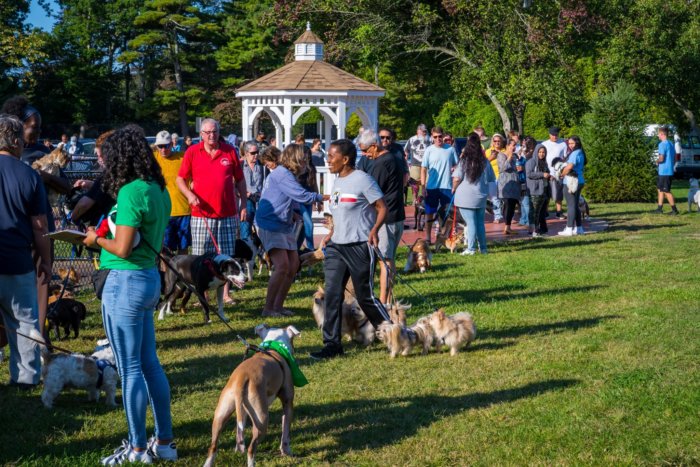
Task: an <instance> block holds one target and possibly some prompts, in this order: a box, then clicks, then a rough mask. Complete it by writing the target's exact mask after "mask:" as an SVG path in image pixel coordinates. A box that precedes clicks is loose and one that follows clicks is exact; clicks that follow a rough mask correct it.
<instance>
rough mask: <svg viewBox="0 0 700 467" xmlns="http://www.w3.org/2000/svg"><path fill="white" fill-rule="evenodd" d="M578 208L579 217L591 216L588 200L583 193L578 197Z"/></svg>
mask: <svg viewBox="0 0 700 467" xmlns="http://www.w3.org/2000/svg"><path fill="white" fill-rule="evenodd" d="M578 208H579V210H580V211H581V218H583V219H588V218H590V217H591V209H590V208H589V207H588V201H586V198H584V197H583V195H581V196H579V198H578Z"/></svg>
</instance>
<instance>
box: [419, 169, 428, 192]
mask: <svg viewBox="0 0 700 467" xmlns="http://www.w3.org/2000/svg"><path fill="white" fill-rule="evenodd" d="M427 182H428V169H427V168H425V167H421V168H420V184H421V186H422V187H423V190H425V187H426V186H427V185H426V183H427Z"/></svg>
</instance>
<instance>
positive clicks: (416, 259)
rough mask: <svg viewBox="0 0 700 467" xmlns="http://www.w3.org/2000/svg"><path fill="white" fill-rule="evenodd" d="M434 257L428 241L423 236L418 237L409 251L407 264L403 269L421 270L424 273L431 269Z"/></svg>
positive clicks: (409, 270)
mask: <svg viewBox="0 0 700 467" xmlns="http://www.w3.org/2000/svg"><path fill="white" fill-rule="evenodd" d="M432 259H433V255H432V253H431V252H430V247H429V246H428V242H426V241H425V240H424V239H422V238H418V239H416V241H415V242H414V243H413V246H411V248H410V250H409V252H408V257H407V258H406V266H405V267H404V269H403V270H404V272H411V271H420V272H421V273H424V272H425V271H427V270H428V269H430V266H431V260H432Z"/></svg>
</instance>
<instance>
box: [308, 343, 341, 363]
mask: <svg viewBox="0 0 700 467" xmlns="http://www.w3.org/2000/svg"><path fill="white" fill-rule="evenodd" d="M340 355H343V348H342V347H336V346H332V345H326V346H324V347H323V348H322V349H321V350H319V351H317V352H311V353H310V354H309V357H311V358H313V359H314V360H326V359H329V358H333V357H339V356H340Z"/></svg>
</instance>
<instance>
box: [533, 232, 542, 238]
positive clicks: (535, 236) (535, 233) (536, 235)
mask: <svg viewBox="0 0 700 467" xmlns="http://www.w3.org/2000/svg"><path fill="white" fill-rule="evenodd" d="M539 237H541V235H540V234H538V233H537V232H532V238H539Z"/></svg>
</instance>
